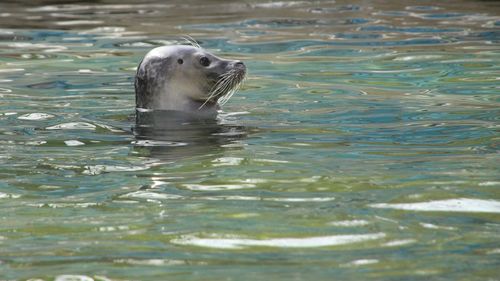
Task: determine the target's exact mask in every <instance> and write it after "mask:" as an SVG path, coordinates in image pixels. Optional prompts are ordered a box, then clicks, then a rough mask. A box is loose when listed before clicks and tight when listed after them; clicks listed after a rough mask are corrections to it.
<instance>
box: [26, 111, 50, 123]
mask: <svg viewBox="0 0 500 281" xmlns="http://www.w3.org/2000/svg"><path fill="white" fill-rule="evenodd" d="M52 117H54V115H52V114H48V113H41V112H35V113H28V114H23V115H21V116H19V117H17V119H21V120H30V121H40V120H47V119H49V118H52Z"/></svg>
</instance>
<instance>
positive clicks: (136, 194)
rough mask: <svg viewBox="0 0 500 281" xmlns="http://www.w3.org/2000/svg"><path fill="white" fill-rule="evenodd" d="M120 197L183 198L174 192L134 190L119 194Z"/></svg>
mask: <svg viewBox="0 0 500 281" xmlns="http://www.w3.org/2000/svg"><path fill="white" fill-rule="evenodd" d="M120 197H121V198H140V199H156V200H165V199H181V198H183V197H182V196H181V195H176V194H167V193H157V192H151V191H143V190H139V191H134V192H130V193H127V194H124V195H122V196H120Z"/></svg>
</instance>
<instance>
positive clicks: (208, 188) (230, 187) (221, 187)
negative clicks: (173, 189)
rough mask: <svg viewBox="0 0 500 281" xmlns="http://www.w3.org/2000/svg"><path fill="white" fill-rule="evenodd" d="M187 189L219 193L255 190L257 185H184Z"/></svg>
mask: <svg viewBox="0 0 500 281" xmlns="http://www.w3.org/2000/svg"><path fill="white" fill-rule="evenodd" d="M182 186H184V187H185V188H187V189H189V190H195V191H218V190H235V189H245V188H254V187H255V184H250V183H246V184H245V183H242V184H219V185H205V184H183V185H182Z"/></svg>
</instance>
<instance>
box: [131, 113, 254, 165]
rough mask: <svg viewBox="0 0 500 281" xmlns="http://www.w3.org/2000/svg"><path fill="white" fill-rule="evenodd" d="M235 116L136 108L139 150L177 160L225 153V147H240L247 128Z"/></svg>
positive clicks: (154, 155)
mask: <svg viewBox="0 0 500 281" xmlns="http://www.w3.org/2000/svg"><path fill="white" fill-rule="evenodd" d="M231 119H234V118H231V116H227V115H226V116H225V115H224V114H221V115H220V116H218V118H203V117H198V116H193V115H192V114H189V113H184V112H180V111H179V112H176V111H169V110H154V111H153V110H136V124H135V127H134V134H135V137H136V141H134V142H133V144H134V147H135V151H136V152H138V153H140V154H141V155H143V153H144V150H147V151H148V153H147V156H149V157H154V158H159V159H162V160H168V161H175V160H182V159H185V158H190V157H191V158H192V157H193V156H198V155H207V154H210V155H221V156H222V155H223V153H222V152H223V150H224V148H225V147H233V148H234V147H238V146H239V144H240V143H241V142H240V140H241V139H242V138H244V137H245V135H246V134H247V132H246V131H245V128H244V127H242V126H237V125H234V124H231V123H232V122H233V123H234V120H233V121H232V120H231Z"/></svg>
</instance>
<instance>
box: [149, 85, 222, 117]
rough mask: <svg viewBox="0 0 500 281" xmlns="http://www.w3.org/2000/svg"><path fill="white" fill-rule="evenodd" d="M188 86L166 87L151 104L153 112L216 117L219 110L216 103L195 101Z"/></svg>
mask: <svg viewBox="0 0 500 281" xmlns="http://www.w3.org/2000/svg"><path fill="white" fill-rule="evenodd" d="M190 91H198V90H197V89H190V87H189V86H186V85H183V86H182V87H175V85H166V86H165V88H164V89H163V91H161V93H160V95H158V96H157V97H156V99H157V100H156V101H155V102H154V103H153V104H154V107H153V109H154V110H169V111H170V110H171V111H182V112H186V113H189V114H193V115H198V116H216V115H217V111H218V110H219V109H220V107H219V105H218V104H217V103H216V102H212V101H210V102H207V103H205V101H204V100H195V99H194V98H192V96H193V94H192V92H190Z"/></svg>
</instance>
